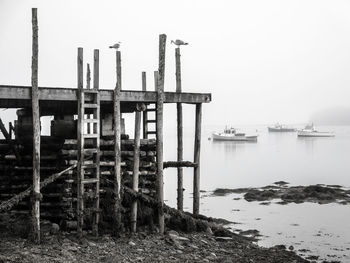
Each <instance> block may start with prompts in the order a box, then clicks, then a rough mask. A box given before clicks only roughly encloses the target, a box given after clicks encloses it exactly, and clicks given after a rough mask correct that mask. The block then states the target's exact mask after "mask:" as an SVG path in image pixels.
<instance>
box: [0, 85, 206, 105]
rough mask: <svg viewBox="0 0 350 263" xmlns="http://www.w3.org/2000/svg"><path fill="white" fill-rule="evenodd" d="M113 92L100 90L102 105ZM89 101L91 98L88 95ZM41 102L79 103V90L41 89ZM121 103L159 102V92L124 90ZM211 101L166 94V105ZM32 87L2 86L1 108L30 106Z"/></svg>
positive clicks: (201, 96) (191, 95) (190, 95)
mask: <svg viewBox="0 0 350 263" xmlns="http://www.w3.org/2000/svg"><path fill="white" fill-rule="evenodd" d="M113 96H114V95H113V90H106V89H100V98H101V103H105V104H108V103H111V104H113ZM87 99H88V100H89V99H90V96H89V95H87ZM39 100H40V102H45V101H48V102H51V101H55V102H57V103H59V102H60V103H66V102H77V100H78V97H77V89H73V88H50V87H39ZM120 101H121V102H145V103H147V102H149V103H152V102H153V103H156V102H157V92H154V91H147V92H145V91H137V90H123V91H121V93H120ZM210 101H211V94H210V93H188V92H184V93H176V92H164V103H177V102H182V103H188V104H196V103H209V102H210ZM30 102H31V87H28V86H11V85H0V108H20V107H21V105H23V107H24V106H30Z"/></svg>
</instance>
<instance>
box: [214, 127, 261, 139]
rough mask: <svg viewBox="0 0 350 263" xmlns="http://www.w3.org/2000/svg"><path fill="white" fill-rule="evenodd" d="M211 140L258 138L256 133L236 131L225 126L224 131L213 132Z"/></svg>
mask: <svg viewBox="0 0 350 263" xmlns="http://www.w3.org/2000/svg"><path fill="white" fill-rule="evenodd" d="M212 136H213V140H217V141H252V142H255V141H257V140H258V135H257V134H245V133H243V132H237V130H236V129H234V128H229V129H228V128H225V130H224V132H213V134H212Z"/></svg>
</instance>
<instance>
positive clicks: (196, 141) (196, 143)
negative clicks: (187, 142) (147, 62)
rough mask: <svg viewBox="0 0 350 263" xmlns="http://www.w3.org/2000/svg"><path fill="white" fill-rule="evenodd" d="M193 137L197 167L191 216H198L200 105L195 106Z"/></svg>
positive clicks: (194, 173)
mask: <svg viewBox="0 0 350 263" xmlns="http://www.w3.org/2000/svg"><path fill="white" fill-rule="evenodd" d="M195 125H196V126H195V135H194V158H193V159H194V160H193V162H194V163H196V164H197V167H195V168H194V169H193V214H195V215H198V214H199V202H200V151H201V129H202V104H197V105H196V120H195Z"/></svg>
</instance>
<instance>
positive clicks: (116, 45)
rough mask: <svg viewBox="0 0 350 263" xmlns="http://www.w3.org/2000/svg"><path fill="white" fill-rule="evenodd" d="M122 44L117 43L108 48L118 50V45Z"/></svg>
mask: <svg viewBox="0 0 350 263" xmlns="http://www.w3.org/2000/svg"><path fill="white" fill-rule="evenodd" d="M121 43H122V42H117V43H116V44H114V45H113V46H109V48H115V49H116V50H118V48H120V44H121Z"/></svg>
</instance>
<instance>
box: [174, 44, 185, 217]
mask: <svg viewBox="0 0 350 263" xmlns="http://www.w3.org/2000/svg"><path fill="white" fill-rule="evenodd" d="M180 57H181V55H180V48H179V47H178V48H176V49H175V61H176V73H175V75H176V92H178V93H181V61H180ZM176 109H177V161H178V162H182V161H183V139H182V138H183V128H182V104H181V103H177V104H176ZM183 191H184V189H183V168H182V167H178V168H177V209H178V210H180V211H183V204H184V201H183V200H184V193H183Z"/></svg>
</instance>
